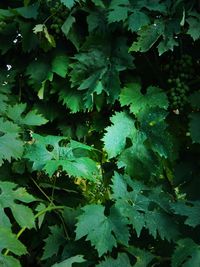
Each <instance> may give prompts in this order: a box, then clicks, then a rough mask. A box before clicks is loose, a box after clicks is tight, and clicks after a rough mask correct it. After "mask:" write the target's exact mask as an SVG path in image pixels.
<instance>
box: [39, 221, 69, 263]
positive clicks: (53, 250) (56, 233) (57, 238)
mask: <svg viewBox="0 0 200 267" xmlns="http://www.w3.org/2000/svg"><path fill="white" fill-rule="evenodd" d="M49 229H50V234H49V235H48V237H47V238H46V239H44V241H45V246H44V252H43V255H42V260H46V259H48V258H50V257H52V256H54V255H56V254H57V253H58V251H59V249H60V246H62V245H64V244H65V243H66V239H65V235H64V232H63V229H62V228H61V227H59V226H58V225H53V226H50V227H49Z"/></svg>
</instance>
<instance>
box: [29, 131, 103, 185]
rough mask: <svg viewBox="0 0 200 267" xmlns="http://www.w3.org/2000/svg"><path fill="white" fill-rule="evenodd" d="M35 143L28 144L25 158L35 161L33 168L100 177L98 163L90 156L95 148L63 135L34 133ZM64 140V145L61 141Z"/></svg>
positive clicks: (49, 172) (93, 178)
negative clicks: (67, 138) (90, 152)
mask: <svg viewBox="0 0 200 267" xmlns="http://www.w3.org/2000/svg"><path fill="white" fill-rule="evenodd" d="M33 138H34V142H33V144H30V145H27V150H26V153H25V158H28V159H29V160H30V161H32V162H33V165H32V169H33V170H45V171H46V173H48V174H49V176H52V175H53V174H54V173H55V172H56V171H57V170H58V169H60V167H61V169H62V170H63V171H66V172H67V174H68V175H69V176H74V177H82V178H85V179H89V180H93V181H95V180H96V179H98V177H99V170H98V166H97V163H96V162H95V161H94V160H92V159H91V158H89V154H88V152H89V151H92V150H93V148H92V147H90V146H87V145H84V144H81V143H79V142H76V141H73V140H72V141H70V142H69V141H66V139H65V138H64V137H61V136H51V135H49V136H46V137H44V136H40V135H38V134H33ZM62 141H63V145H62V144H61V143H60V142H62Z"/></svg>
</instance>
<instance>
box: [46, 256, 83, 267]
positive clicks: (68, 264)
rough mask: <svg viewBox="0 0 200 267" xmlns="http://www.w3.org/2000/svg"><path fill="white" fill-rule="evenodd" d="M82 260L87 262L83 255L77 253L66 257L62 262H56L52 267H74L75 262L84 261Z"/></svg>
mask: <svg viewBox="0 0 200 267" xmlns="http://www.w3.org/2000/svg"><path fill="white" fill-rule="evenodd" d="M82 262H85V259H84V258H83V255H76V256H73V257H70V258H69V259H66V260H64V261H62V262H60V263H55V264H54V265H52V266H51V267H72V264H73V263H82Z"/></svg>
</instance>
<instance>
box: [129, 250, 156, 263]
mask: <svg viewBox="0 0 200 267" xmlns="http://www.w3.org/2000/svg"><path fill="white" fill-rule="evenodd" d="M126 251H127V252H128V253H130V254H131V255H133V256H134V257H135V258H136V263H135V264H134V267H147V266H149V263H150V262H151V261H152V260H153V258H154V257H155V256H154V255H153V254H152V253H150V252H148V251H146V250H143V249H140V248H136V247H133V246H130V247H129V248H127V249H126Z"/></svg>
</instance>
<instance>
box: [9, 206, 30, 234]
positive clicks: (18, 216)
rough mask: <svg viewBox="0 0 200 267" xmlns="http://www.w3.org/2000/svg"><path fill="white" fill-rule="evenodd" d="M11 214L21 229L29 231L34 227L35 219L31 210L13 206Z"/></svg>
mask: <svg viewBox="0 0 200 267" xmlns="http://www.w3.org/2000/svg"><path fill="white" fill-rule="evenodd" d="M11 209H12V213H13V216H14V218H15V220H16V221H17V223H18V224H19V225H20V226H21V227H22V228H23V227H26V228H28V229H31V228H33V227H35V217H34V214H33V212H32V210H31V209H30V208H29V207H27V206H24V205H20V204H13V206H12V208H11Z"/></svg>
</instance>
